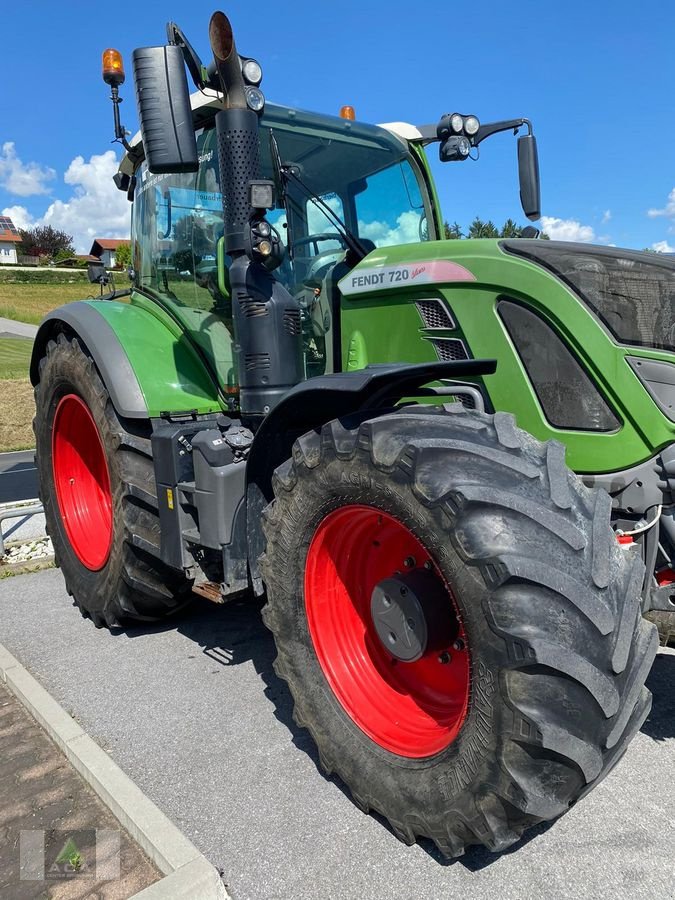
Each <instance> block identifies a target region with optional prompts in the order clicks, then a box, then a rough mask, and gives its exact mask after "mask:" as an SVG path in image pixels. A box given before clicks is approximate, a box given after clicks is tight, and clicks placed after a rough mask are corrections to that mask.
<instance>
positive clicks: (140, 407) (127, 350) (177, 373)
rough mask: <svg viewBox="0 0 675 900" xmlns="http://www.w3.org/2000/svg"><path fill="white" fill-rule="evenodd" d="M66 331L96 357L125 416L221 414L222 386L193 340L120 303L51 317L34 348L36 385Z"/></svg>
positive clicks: (71, 306) (74, 308) (85, 305)
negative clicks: (57, 338) (53, 343)
mask: <svg viewBox="0 0 675 900" xmlns="http://www.w3.org/2000/svg"><path fill="white" fill-rule="evenodd" d="M61 331H68V332H69V333H72V334H75V335H76V336H77V337H78V338H79V340H80V341H81V342H82V343H83V344H84V346H85V347H86V350H87V351H88V352H89V353H90V354H91V357H92V359H93V360H94V363H95V364H96V367H97V369H98V371H99V372H100V374H101V378H102V379H103V383H104V384H105V386H106V388H107V390H108V393H109V394H110V399H111V401H112V404H113V406H114V407H115V410H116V411H117V413H118V414H119V415H120V416H122V417H126V418H130V419H147V418H152V417H157V416H160V415H162V414H163V413H165V412H171V413H181V412H195V413H197V414H202V413H212V412H220V411H221V406H220V403H219V402H218V388H217V385H216V384H215V383H214V380H213V379H212V377H211V375H210V374H209V372H208V371H207V369H206V367H205V366H204V364H203V363H202V361H201V360H200V359H199V356H198V355H197V353H196V352H195V350H194V348H193V347H192V345H191V344H190V342H189V340H188V338H187V337H186V336H185V335H184V334H181V333H180V332H179V331H178V330H177V328H176V327H175V326H174V328H171V327H169V325H168V324H166V323H164V322H163V321H162V320H161V319H160V317H159V316H155V315H153V314H152V313H151V312H149V311H148V310H147V309H143V308H141V307H139V306H134V305H132V304H128V303H121V302H119V301H116V300H105V301H101V300H91V301H90V300H83V301H79V302H76V303H68V304H67V305H65V306H61V307H59V308H58V309H55V310H53V311H52V312H50V313H49V314H48V315H47V317H46V318H45V319H44V321H43V322H42V324H41V325H40V328H39V330H38V333H37V336H36V338H35V343H34V345H33V355H32V358H31V365H30V378H31V382H32V383H33V385H36V384H37V383H38V382H39V380H40V370H39V365H40V359H41V358H42V357H43V356H44V355H45V352H46V347H47V344H48V342H49V341H50V340H53V339H54V338H55V336H56V335H57V334H58V333H59V332H61Z"/></svg>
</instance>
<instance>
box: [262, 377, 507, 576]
mask: <svg viewBox="0 0 675 900" xmlns="http://www.w3.org/2000/svg"><path fill="white" fill-rule="evenodd" d="M496 367H497V362H496V360H494V359H471V360H461V361H457V362H432V363H421V364H419V365H408V364H405V363H398V364H397V363H393V364H389V365H377V366H368V367H367V368H365V369H361V370H359V371H355V372H341V373H336V374H334V375H319V376H317V377H316V378H310V379H308V380H307V381H303V382H301V383H300V384H298V385H296V386H295V387H294V388H292V389H291V390H290V391H289V392H288V393H287V394H286V396H285V397H284V398H283V400H282V401H281V402H280V403H278V404H277V406H275V407H274V409H273V410H272V411H271V412H270V413H269V414H268V415H267V417H266V418H265V420H264V421H263V423H262V424H261V426H260V428H259V429H258V431H257V432H256V435H255V439H254V441H253V446H252V447H251V452H250V453H249V457H248V461H247V465H246V480H247V486H246V505H247V531H248V548H249V566H250V570H251V579H252V581H253V586H254V590H255V591H256V593H258V594H259V593H260V592H261V591H262V581H261V578H260V571H259V568H258V559H259V557H260V554H261V553H262V552H263V549H264V537H263V533H262V525H261V519H262V511H263V509H264V508H265V506H267V504H268V503H270V502H271V500H272V497H273V494H272V475H273V473H274V470H275V469H276V468H277V466H279V465H281V463H283V462H284V461H285V460H287V459H288V458H289V457H290V455H291V449H292V447H293V442H294V441H295V439H296V438H297V437H299V436H300V435H302V434H305V433H306V432H308V431H311V430H313V429H317V428H321V426H322V425H325V424H326V422H330V421H331V420H333V419H339V418H341V417H343V416H347V415H350V414H353V413H359V412H364V411H366V410H377V409H382V408H388V407H391V406H392V405H394V404H395V403H397V402H398V401H399V400H401V399H402V398H403V397H412V396H420V395H421V394H422V390H421V388H422V385H426V384H429V383H430V382H432V381H438V380H440V379H450V380H452V379H455V378H458V379H461V378H466V377H469V376H476V375H491V374H492V373H493V372H494V371H495V369H496Z"/></svg>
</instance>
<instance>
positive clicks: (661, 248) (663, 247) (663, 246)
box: [652, 241, 675, 253]
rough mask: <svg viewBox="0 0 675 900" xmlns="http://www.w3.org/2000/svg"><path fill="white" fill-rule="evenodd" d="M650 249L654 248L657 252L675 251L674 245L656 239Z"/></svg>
mask: <svg viewBox="0 0 675 900" xmlns="http://www.w3.org/2000/svg"><path fill="white" fill-rule="evenodd" d="M652 250H656V252H657V253H675V247H671V246H670V244H669V243H668V241H657V242H656V243H655V244H652Z"/></svg>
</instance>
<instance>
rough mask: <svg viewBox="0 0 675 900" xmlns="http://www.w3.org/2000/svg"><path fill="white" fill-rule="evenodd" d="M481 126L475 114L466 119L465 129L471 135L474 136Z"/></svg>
mask: <svg viewBox="0 0 675 900" xmlns="http://www.w3.org/2000/svg"><path fill="white" fill-rule="evenodd" d="M479 128H480V122H479V121H478V119H477V118H476V117H475V116H467V117H466V119H464V131H465V132H466V133H467V134H468V135H469V137H473V136H474V134H476V132H477V131H478V129H479Z"/></svg>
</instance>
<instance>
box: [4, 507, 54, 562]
mask: <svg viewBox="0 0 675 900" xmlns="http://www.w3.org/2000/svg"><path fill="white" fill-rule="evenodd" d="M42 512H44V507H43V506H42V504H41V503H40V501H39V500H29V501H28V505H25V506H9V507H7V508H6V509H2V508H0V556H4V555H5V539H4V538H3V535H2V523H3V521H4V520H5V519H21V518H23V516H36V515H38V514H39V513H42Z"/></svg>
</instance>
